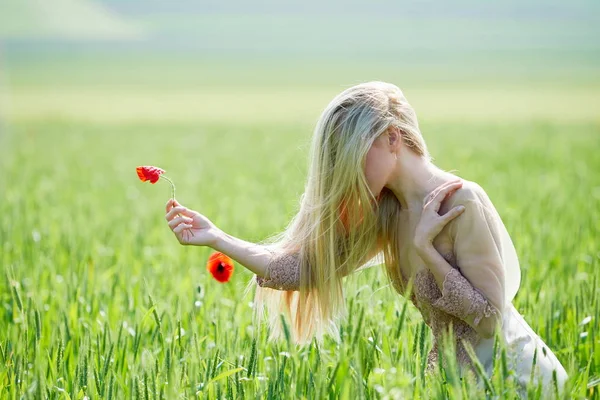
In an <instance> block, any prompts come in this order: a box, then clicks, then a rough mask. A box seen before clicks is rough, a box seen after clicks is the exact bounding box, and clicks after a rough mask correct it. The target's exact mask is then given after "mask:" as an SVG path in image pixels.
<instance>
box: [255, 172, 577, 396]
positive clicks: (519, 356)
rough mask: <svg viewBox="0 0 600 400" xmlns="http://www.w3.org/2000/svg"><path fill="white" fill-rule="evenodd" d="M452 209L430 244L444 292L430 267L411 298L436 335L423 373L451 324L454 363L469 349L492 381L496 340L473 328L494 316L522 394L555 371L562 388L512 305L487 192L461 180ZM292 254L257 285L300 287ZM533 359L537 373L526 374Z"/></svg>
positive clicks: (510, 262)
mask: <svg viewBox="0 0 600 400" xmlns="http://www.w3.org/2000/svg"><path fill="white" fill-rule="evenodd" d="M465 182H467V181H465ZM457 205H464V206H465V211H464V212H463V214H461V215H460V216H459V217H457V218H456V219H455V220H454V221H452V222H450V223H449V224H448V225H447V226H446V228H445V229H447V230H448V231H447V232H446V233H447V234H446V235H439V236H438V238H441V241H440V242H438V239H436V242H434V245H435V247H436V248H437V249H438V251H439V252H440V254H442V256H443V257H444V258H445V259H446V261H448V263H449V264H450V265H451V266H452V267H453V268H452V269H451V270H450V272H448V274H447V275H446V277H445V280H444V283H443V287H442V288H439V286H438V284H437V282H436V281H435V279H434V277H433V274H432V273H431V272H430V271H429V270H428V269H421V270H419V271H418V272H417V273H416V274H415V278H414V287H413V291H412V295H411V296H410V297H411V301H412V302H413V304H415V306H416V307H417V308H418V309H419V311H420V312H421V314H422V315H423V318H424V320H425V322H426V323H427V325H429V326H430V328H431V330H432V332H433V335H434V344H433V348H432V349H431V351H430V353H429V358H428V365H429V368H434V367H435V366H436V365H437V362H438V360H437V358H438V351H437V348H438V343H439V342H440V339H441V336H442V334H443V332H444V331H445V330H446V329H448V327H450V326H451V327H452V329H453V333H454V337H455V339H456V342H455V348H456V355H457V359H458V361H459V363H460V365H461V366H462V367H465V366H467V367H471V366H472V365H473V364H472V360H471V357H470V356H469V355H468V353H467V351H466V349H465V346H464V345H463V341H465V342H468V343H469V344H470V345H471V346H472V347H473V349H474V350H475V353H476V355H477V358H478V360H479V362H480V363H481V364H482V366H483V367H484V369H485V371H486V373H487V374H488V376H491V374H492V367H493V363H494V358H495V357H496V356H495V355H494V338H493V337H492V338H485V337H482V336H481V335H479V334H478V333H477V331H476V328H477V327H478V324H479V323H480V322H481V320H482V319H484V318H485V319H487V320H488V321H489V319H490V318H492V319H495V322H496V323H497V325H499V326H500V337H501V339H503V342H504V343H503V344H504V346H505V349H506V355H507V363H508V366H509V368H510V369H512V370H513V371H514V377H515V379H516V380H517V382H518V383H519V386H520V387H521V389H522V393H525V392H524V388H525V387H526V386H527V384H528V383H529V382H530V379H531V377H532V376H533V378H534V381H535V382H539V381H540V380H541V381H542V383H543V385H544V388H545V389H547V388H552V384H553V383H552V381H553V378H552V375H553V371H556V377H557V383H558V386H559V388H562V387H563V385H564V383H565V381H566V380H567V378H568V377H567V373H566V372H565V369H564V368H563V366H562V365H561V363H560V362H559V361H558V359H557V358H556V356H555V355H554V354H553V353H552V351H551V350H550V349H549V348H548V346H547V345H546V344H545V343H544V342H543V341H542V339H541V338H540V337H539V336H538V335H537V334H536V333H535V332H534V331H533V330H532V329H531V327H530V326H529V325H528V324H527V322H525V320H524V319H523V317H522V316H521V315H520V314H519V312H518V311H517V310H516V309H515V307H514V306H513V305H512V300H513V298H514V297H515V294H516V293H517V290H518V289H519V285H520V280H521V272H520V266H519V261H518V258H517V254H516V251H515V248H514V245H513V243H512V241H511V239H510V236H509V235H508V232H507V230H506V228H505V226H504V224H503V222H502V220H501V218H500V216H499V215H498V213H497V211H496V209H495V208H494V206H493V205H492V203H491V201H490V199H489V198H488V196H487V194H486V193H485V191H484V190H483V189H482V188H481V187H479V186H478V185H477V184H475V183H473V182H468V183H465V184H464V185H463V188H462V189H460V190H458V191H457V192H456V193H455V194H454V195H452V196H451V197H450V198H449V199H447V200H446V202H445V204H444V206H443V208H446V209H450V208H453V207H455V206H457ZM297 257H298V255H297V254H285V255H276V256H274V258H273V260H272V261H271V262H270V264H269V267H268V270H269V278H268V279H265V278H262V277H259V276H257V277H256V281H257V284H258V285H259V286H261V287H269V288H273V289H278V290H298V285H299V271H298V258H297ZM403 280H404V281H403V282H393V283H394V287H395V288H396V290H397V291H398V292H399V293H404V288H405V287H406V285H407V283H408V282H407V281H406V279H403ZM534 355H535V358H536V360H535V371H532V369H533V368H534ZM532 372H533V374H532Z"/></svg>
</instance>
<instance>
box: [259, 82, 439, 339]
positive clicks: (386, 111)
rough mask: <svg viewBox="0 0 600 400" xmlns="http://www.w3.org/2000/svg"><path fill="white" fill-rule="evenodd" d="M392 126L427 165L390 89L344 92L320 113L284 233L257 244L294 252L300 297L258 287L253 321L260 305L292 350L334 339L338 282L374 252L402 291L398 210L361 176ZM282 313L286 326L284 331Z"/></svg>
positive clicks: (417, 135) (375, 86)
mask: <svg viewBox="0 0 600 400" xmlns="http://www.w3.org/2000/svg"><path fill="white" fill-rule="evenodd" d="M392 127H395V128H396V129H397V130H399V131H400V133H401V137H402V140H403V143H404V145H406V146H407V147H408V148H409V149H412V150H413V151H414V152H415V153H416V154H418V155H420V156H424V157H427V158H429V153H428V151H427V148H426V146H425V142H424V141H423V138H422V136H421V132H420V130H419V126H418V123H417V117H416V114H415V112H414V110H413V108H412V107H411V106H410V104H408V102H407V100H406V98H405V97H404V95H403V93H402V91H401V90H400V89H399V88H398V87H397V86H395V85H392V84H390V83H385V82H368V83H362V84H359V85H356V86H353V87H350V88H348V89H346V90H344V91H343V92H342V93H340V94H339V95H337V96H336V97H335V98H334V99H333V100H332V101H331V102H330V103H329V105H327V107H326V108H325V110H324V111H323V113H322V114H321V117H320V118H319V121H318V123H317V126H316V128H315V131H314V135H313V140H312V146H311V150H310V165H309V171H308V179H307V181H306V185H305V191H304V194H303V195H302V196H301V201H300V210H299V211H298V213H297V214H296V215H295V216H294V218H293V219H292V220H291V222H290V223H289V225H288V226H287V228H286V229H285V230H284V231H283V232H281V233H279V234H277V235H275V236H273V237H272V238H270V239H267V240H266V241H264V242H263V243H266V244H267V246H268V247H269V248H270V249H272V250H273V251H275V252H277V253H295V252H297V253H298V254H299V262H300V288H299V290H298V291H281V290H274V289H270V288H266V287H259V286H257V287H256V294H255V299H254V304H255V311H256V313H255V317H257V316H258V314H261V313H262V310H263V307H265V306H266V308H267V309H268V311H269V317H270V318H269V321H270V324H269V325H270V328H271V339H277V338H280V337H282V336H283V335H284V334H291V336H292V340H294V341H295V342H296V343H308V342H310V341H311V340H312V338H313V337H316V338H317V340H319V341H321V340H322V337H323V334H330V335H332V336H333V337H334V338H335V339H336V340H337V339H338V329H337V325H338V320H339V319H340V318H341V317H342V316H343V315H344V314H345V312H346V308H345V302H344V296H343V289H342V278H343V277H344V276H345V275H348V274H350V273H352V272H353V271H355V270H356V269H357V268H359V267H360V266H362V265H364V264H365V262H367V261H369V260H367V259H366V258H367V255H368V254H371V255H372V254H373V252H374V251H380V252H382V253H383V257H384V262H385V266H386V271H387V275H388V278H389V279H390V281H391V282H392V283H393V284H394V287H395V288H396V290H398V291H400V287H399V286H398V283H399V282H401V280H400V275H399V274H400V271H399V267H398V249H397V245H396V244H397V243H398V240H397V239H398V238H397V235H398V233H397V231H398V223H399V212H400V203H399V202H398V200H397V198H396V197H395V196H394V194H393V193H392V192H391V191H390V190H388V189H387V188H384V189H383V191H382V192H381V193H380V194H379V195H378V196H377V197H376V195H375V194H374V193H372V192H371V190H370V189H369V186H368V185H367V180H366V178H365V175H364V166H365V159H366V155H367V152H368V151H369V149H370V147H371V145H372V144H373V142H374V141H375V139H377V137H378V136H379V135H381V134H383V133H386V132H387V131H388V129H390V128H392ZM253 282H254V280H253ZM281 313H283V314H284V315H286V316H287V317H288V318H289V319H290V320H291V329H290V330H289V331H288V332H286V331H285V329H284V327H283V326H282V321H281V318H280V314H281ZM259 317H260V316H259ZM255 320H256V318H255ZM258 322H259V323H260V318H259V319H258Z"/></svg>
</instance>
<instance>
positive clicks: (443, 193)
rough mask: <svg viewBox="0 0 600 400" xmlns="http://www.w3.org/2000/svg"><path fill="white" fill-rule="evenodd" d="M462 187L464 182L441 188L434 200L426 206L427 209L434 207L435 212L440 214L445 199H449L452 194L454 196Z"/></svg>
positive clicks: (456, 182)
mask: <svg viewBox="0 0 600 400" xmlns="http://www.w3.org/2000/svg"><path fill="white" fill-rule="evenodd" d="M462 185H463V183H462V181H455V182H452V183H449V184H448V185H446V186H444V187H443V188H441V189H440V190H438V191H437V193H436V194H435V196H433V198H432V199H431V201H429V202H428V203H427V204H425V207H432V208H433V210H434V211H435V212H438V211H439V209H440V206H441V205H442V201H444V199H445V198H446V197H448V196H449V195H450V194H452V193H453V192H455V191H456V190H458V189H460V188H461V187H462Z"/></svg>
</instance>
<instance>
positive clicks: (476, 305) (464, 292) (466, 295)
mask: <svg viewBox="0 0 600 400" xmlns="http://www.w3.org/2000/svg"><path fill="white" fill-rule="evenodd" d="M442 287H443V289H442V297H440V298H439V299H437V300H436V301H435V302H434V303H433V306H434V307H436V308H438V309H440V310H442V311H445V312H447V313H448V314H451V315H454V316H455V317H458V318H460V319H465V318H467V317H468V316H469V315H473V317H474V320H473V324H474V325H475V326H477V325H478V324H479V322H480V321H481V319H482V318H484V317H485V318H487V317H490V316H492V315H494V314H497V313H498V312H497V310H496V309H495V308H494V307H493V306H492V305H491V304H490V303H489V302H488V301H487V299H486V298H485V297H484V296H483V295H482V294H481V293H480V292H479V291H478V290H477V289H476V288H474V287H473V285H471V283H469V281H468V280H467V279H466V278H465V277H464V276H462V274H461V273H460V272H459V271H458V270H456V269H454V268H452V269H451V270H450V271H449V272H448V273H447V274H446V276H445V277H444V284H443V286H442Z"/></svg>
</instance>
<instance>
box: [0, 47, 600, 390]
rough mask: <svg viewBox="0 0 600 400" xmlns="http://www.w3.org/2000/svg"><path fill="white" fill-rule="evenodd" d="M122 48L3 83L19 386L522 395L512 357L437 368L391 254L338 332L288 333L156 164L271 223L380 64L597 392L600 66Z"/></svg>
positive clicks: (217, 210) (5, 376)
mask: <svg viewBox="0 0 600 400" xmlns="http://www.w3.org/2000/svg"><path fill="white" fill-rule="evenodd" d="M113 61H114V62H113ZM113 61H107V60H104V61H102V60H92V61H90V60H86V59H68V58H67V59H65V60H62V61H61V60H60V59H57V60H42V61H39V60H37V61H36V60H21V61H20V62H19V63H15V64H14V65H10V67H11V68H9V69H8V70H9V77H5V83H4V85H5V86H4V87H3V88H0V90H3V89H6V90H4V96H3V98H2V100H3V105H4V107H3V109H2V117H1V118H2V119H1V120H0V122H1V123H2V128H3V130H2V136H0V169H1V171H2V175H1V176H2V178H0V194H1V196H0V216H1V218H0V264H1V265H2V273H3V276H2V278H1V279H0V398H10V399H20V398H36V399H38V398H45V397H48V398H51V399H69V398H70V399H81V398H112V399H116V398H127V399H129V398H131V399H158V398H196V397H197V398H209V399H217V398H218V399H221V398H226V399H231V398H245V399H253V398H271V399H272V398H305V399H321V398H349V399H363V398H364V399H369V398H370V399H387V398H430V397H433V398H436V397H437V398H442V397H443V396H446V397H449V398H485V396H486V395H487V396H488V397H489V398H497V399H504V398H514V396H515V391H514V388H513V385H512V383H511V379H510V376H511V373H510V371H506V370H503V368H502V359H501V358H499V360H498V366H497V370H496V373H495V374H494V376H493V377H492V378H491V382H490V385H489V386H488V387H487V393H486V388H485V387H484V386H476V385H474V384H472V383H471V382H469V381H463V382H461V381H460V380H459V379H457V377H456V374H455V373H454V372H453V371H452V370H446V371H443V374H442V375H443V376H441V377H440V376H433V377H429V378H427V377H426V376H425V375H424V363H423V360H424V358H425V357H426V355H427V351H428V350H429V348H430V346H431V333H430V331H429V329H428V328H427V327H426V326H425V325H424V323H423V321H422V319H421V317H420V315H419V313H418V311H417V310H416V309H415V308H414V307H413V306H412V304H410V303H408V302H407V301H406V300H405V299H403V298H402V297H400V296H399V295H397V294H396V293H395V292H394V291H393V290H392V288H391V287H390V286H389V285H388V283H387V281H386V278H385V275H384V271H383V269H381V268H379V267H373V268H370V269H368V270H365V271H363V272H360V273H357V274H355V275H354V276H352V277H350V278H348V279H347V281H346V283H345V289H346V295H347V305H348V310H349V313H348V316H347V317H346V318H345V319H344V321H343V322H342V325H341V341H340V343H339V344H336V343H335V342H334V341H333V340H331V339H329V338H328V339H326V341H325V342H324V343H323V344H322V345H318V344H317V343H313V344H311V345H310V346H305V347H299V346H296V345H294V344H293V343H290V342H289V341H282V342H278V343H271V342H269V341H268V340H267V333H268V332H267V331H266V327H265V326H264V325H263V326H261V327H258V326H254V325H253V324H252V319H251V314H252V300H253V299H252V297H251V296H250V295H248V296H244V295H243V290H244V287H245V286H246V284H247V282H248V281H249V280H250V279H251V278H252V277H253V275H252V274H251V273H250V272H248V271H247V270H245V269H244V268H243V267H242V266H241V265H236V270H235V273H234V277H233V278H232V280H231V281H230V282H229V283H227V284H219V283H218V282H216V281H215V280H213V279H212V278H211V277H210V275H209V274H208V273H207V271H206V269H205V264H206V260H207V258H208V256H209V254H210V251H211V250H210V249H207V248H191V247H182V246H180V245H179V243H178V242H177V241H176V239H175V238H174V236H173V234H172V233H171V232H170V230H169V229H168V227H167V225H166V222H165V220H164V218H163V216H164V205H165V203H166V201H167V200H168V198H169V196H170V189H169V186H168V185H166V183H164V182H159V183H158V184H156V185H149V184H147V183H141V182H140V181H139V180H138V179H137V176H136V174H135V167H136V166H138V165H157V166H160V167H162V168H164V169H166V170H167V175H168V176H169V177H170V178H171V179H173V180H174V182H175V184H176V185H177V198H178V200H179V201H180V202H181V203H183V204H184V205H187V206H188V207H190V208H192V209H195V210H197V211H200V212H202V213H203V214H205V215H206V216H208V217H209V218H211V219H212V220H213V222H215V223H216V224H217V225H218V226H219V227H220V228H221V229H223V230H225V231H226V232H228V233H230V234H232V235H235V236H238V237H241V238H244V239H246V240H249V241H258V240H261V239H264V238H265V237H267V236H269V235H271V234H273V233H275V232H277V231H279V230H281V229H283V227H284V226H285V225H286V223H287V222H288V221H289V219H290V218H291V216H292V215H293V213H294V212H295V210H296V208H297V206H298V201H299V197H300V195H301V194H302V190H303V187H304V178H305V174H306V167H307V164H308V160H307V155H308V150H309V143H310V138H311V134H312V132H311V131H312V128H313V126H314V123H315V121H316V119H317V118H318V115H319V113H320V111H321V110H322V109H323V108H324V106H325V105H326V103H327V102H328V101H329V100H330V99H331V98H332V97H333V96H334V95H335V94H337V93H338V92H339V91H341V90H342V89H344V88H345V87H348V86H349V85H351V84H353V83H357V82H360V81H365V80H371V79H382V80H389V81H392V82H393V83H395V84H397V85H399V86H400V87H401V88H403V89H405V93H406V96H407V97H408V100H409V101H411V103H412V104H413V105H414V107H415V108H416V111H417V113H418V115H419V117H420V123H421V128H422V131H423V134H424V136H425V139H426V141H427V143H428V145H429V147H430V150H431V152H432V155H433V156H434V158H435V162H436V163H437V164H438V165H439V166H440V167H442V168H444V169H447V170H454V171H456V173H457V174H458V175H459V176H462V177H463V178H466V179H470V180H474V181H476V182H478V183H479V184H480V185H481V186H482V187H483V188H484V189H485V190H486V191H487V192H488V194H489V195H490V197H491V199H492V201H493V202H494V204H495V205H496V207H497V209H498V211H499V212H500V215H501V216H502V217H503V220H504V222H505V224H506V226H507V229H508V231H509V232H510V234H511V236H512V238H513V241H514V243H515V246H516V248H517V251H518V254H519V257H520V260H521V268H522V272H523V279H522V285H521V289H520V291H519V293H518V294H517V297H516V298H515V300H514V304H515V306H516V308H517V309H518V310H519V311H520V312H521V313H522V314H523V315H524V317H525V319H526V320H527V321H528V322H529V323H530V325H531V326H532V328H533V329H534V330H535V331H536V332H538V333H539V334H540V336H541V337H542V339H543V340H544V341H545V342H546V343H547V344H548V346H549V347H550V348H551V349H552V350H553V351H554V352H555V354H556V355H557V357H558V358H559V359H560V361H561V362H562V363H563V365H564V366H565V368H566V369H567V371H568V373H569V375H570V377H571V379H570V382H569V385H568V393H569V395H568V397H572V398H582V399H583V398H598V397H599V394H598V393H599V390H600V247H599V246H598V243H599V240H600V237H599V232H600V156H599V154H600V153H599V151H600V119H599V117H598V104H599V103H598V98H599V94H600V86H598V84H597V80H593V79H587V80H586V78H585V77H579V78H581V79H576V78H573V79H572V80H571V81H569V80H566V79H562V80H559V81H554V82H551V83H548V82H546V81H543V80H540V81H536V80H535V79H531V80H523V81H512V80H511V79H510V78H506V79H504V81H502V80H496V79H492V77H491V76H487V77H473V76H468V75H469V74H468V73H465V76H464V77H463V78H462V80H460V81H457V82H443V81H438V82H436V81H428V80H427V77H426V71H425V72H423V74H424V76H423V77H422V79H421V80H420V81H418V80H413V79H410V80H406V79H404V76H403V72H402V71H397V70H395V69H394V68H392V67H389V66H387V67H386V66H383V65H382V66H381V68H379V69H378V68H376V66H368V67H364V68H363V69H361V68H362V67H360V66H353V67H349V68H350V69H348V68H340V71H342V72H341V75H336V67H335V66H333V67H330V68H329V69H325V67H323V70H324V71H325V72H323V74H320V73H319V70H318V68H317V67H315V66H314V65H313V66H312V67H310V68H312V69H310V68H308V69H306V68H298V75H297V78H298V79H297V80H296V81H290V80H289V79H288V80H287V81H283V80H281V79H278V77H279V76H280V75H279V74H281V70H279V69H277V68H276V67H274V66H273V65H270V66H267V67H264V66H261V65H256V66H253V67H252V68H249V69H247V70H245V73H246V75H245V76H242V77H240V75H239V74H237V75H236V76H237V77H238V78H237V79H238V81H236V80H235V79H233V78H231V75H234V74H230V73H231V71H230V70H227V68H225V67H219V66H218V65H207V64H206V63H204V62H196V63H195V64H194V63H183V62H176V61H173V62H172V63H171V64H169V63H166V64H167V65H162V64H160V62H159V61H158V60H154V61H155V62H152V60H149V62H148V63H139V62H138V63H137V64H135V65H134V66H132V65H129V64H128V63H126V62H121V63H119V62H118V60H113ZM284 67H285V68H287V67H289V66H284ZM284 67H282V68H284ZM269 68H270V69H269ZM352 68H354V69H352ZM311 76H314V77H315V78H314V79H312V78H311ZM323 76H325V77H326V78H323ZM411 76H413V75H411ZM156 77H158V78H156ZM319 77H320V78H319ZM327 77H328V78H327ZM333 77H335V79H334V78H333ZM246 78H247V79H246ZM311 82H312V84H311ZM511 82H512V83H511ZM529 392H530V395H531V398H541V395H540V392H539V388H536V387H533V386H532V387H531V388H530V389H529Z"/></svg>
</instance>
